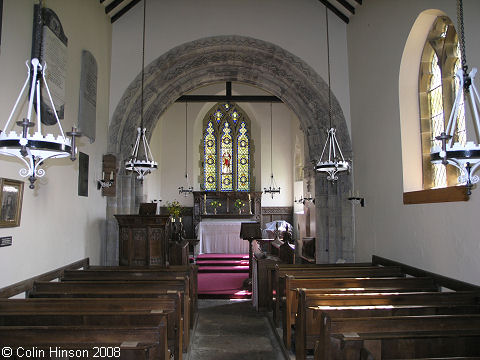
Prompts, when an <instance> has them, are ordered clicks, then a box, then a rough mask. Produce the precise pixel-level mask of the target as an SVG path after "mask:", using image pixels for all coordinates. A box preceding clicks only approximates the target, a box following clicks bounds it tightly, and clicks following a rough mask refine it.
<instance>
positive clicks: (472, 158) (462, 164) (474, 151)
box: [430, 0, 480, 195]
mask: <svg viewBox="0 0 480 360" xmlns="http://www.w3.org/2000/svg"><path fill="white" fill-rule="evenodd" d="M457 22H458V24H457V26H458V30H459V32H460V50H461V54H462V59H461V60H462V67H461V68H460V69H458V71H457V73H456V74H455V76H456V77H457V78H458V80H459V86H458V92H457V94H456V97H455V102H454V103H453V107H452V112H451V113H450V117H449V119H448V124H447V128H446V130H444V131H443V132H442V133H441V134H440V135H439V136H437V137H435V139H437V140H439V141H441V142H442V145H441V147H440V146H433V147H432V149H431V151H430V159H431V161H432V163H434V164H439V163H442V164H444V165H445V166H446V165H447V164H450V165H453V166H455V167H456V168H457V169H458V170H459V171H460V176H459V177H458V182H459V183H460V184H465V185H466V187H467V194H468V195H470V194H471V189H472V187H473V185H474V184H476V183H477V182H478V181H479V180H480V178H479V176H478V175H474V173H475V172H476V171H477V170H478V168H479V167H480V145H479V142H480V115H479V107H480V97H479V94H478V90H477V88H476V87H475V83H474V80H475V75H476V74H477V69H476V68H473V69H472V71H470V73H469V72H468V65H467V56H466V50H465V34H464V25H463V1H462V0H457ZM462 94H465V98H466V99H467V101H468V103H469V105H470V111H471V114H470V116H471V121H472V123H473V128H474V129H475V134H476V140H477V141H476V142H474V141H467V142H466V143H465V144H463V143H460V142H454V139H456V138H458V137H457V136H456V133H457V119H458V113H459V110H460V106H461V98H462ZM467 113H468V112H467V111H465V121H466V120H467ZM465 125H467V124H465ZM466 128H468V126H466Z"/></svg>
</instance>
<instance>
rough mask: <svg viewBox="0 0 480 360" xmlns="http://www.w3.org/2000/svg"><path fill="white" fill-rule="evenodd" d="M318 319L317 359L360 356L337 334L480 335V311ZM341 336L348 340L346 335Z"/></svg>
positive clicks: (478, 348) (479, 349)
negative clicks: (454, 313) (442, 333)
mask: <svg viewBox="0 0 480 360" xmlns="http://www.w3.org/2000/svg"><path fill="white" fill-rule="evenodd" d="M317 321H319V322H320V326H321V334H322V335H321V338H320V340H319V344H318V345H316V349H315V359H333V358H342V359H353V358H357V359H358V358H360V352H358V353H355V352H356V351H355V348H354V349H352V348H350V347H348V346H347V347H343V348H341V347H340V346H345V343H342V342H341V341H337V340H338V339H336V338H332V336H333V335H337V334H338V335H342V334H344V335H345V334H346V335H347V336H346V337H352V338H357V337H360V338H361V337H362V336H363V335H365V334H376V335H374V337H375V338H378V339H379V338H385V337H386V336H387V335H389V334H390V335H394V336H395V334H396V333H412V335H413V334H418V335H420V336H421V335H427V334H429V333H435V332H436V331H439V330H441V331H451V332H457V334H459V335H460V333H461V332H463V334H464V335H468V334H472V332H473V333H476V334H477V339H478V336H480V314H463V315H435V316H393V317H364V318H331V317H330V316H329V315H328V314H326V313H321V317H320V318H318V319H317ZM422 333H423V334H422ZM434 337H435V336H434ZM341 340H343V341H345V336H344V338H343V339H341ZM370 340H371V339H370ZM379 344H380V342H376V344H375V345H376V346H379ZM368 345H369V344H368V343H365V342H364V343H363V345H362V346H367V347H368ZM405 345H407V344H405ZM367 349H368V348H367ZM475 349H476V350H475V351H476V352H475V355H480V347H479V345H478V342H477V343H476V348H475ZM463 355H466V354H460V356H463ZM467 355H468V354H467ZM350 356H353V357H350Z"/></svg>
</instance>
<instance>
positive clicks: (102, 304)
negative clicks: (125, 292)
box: [0, 294, 188, 359]
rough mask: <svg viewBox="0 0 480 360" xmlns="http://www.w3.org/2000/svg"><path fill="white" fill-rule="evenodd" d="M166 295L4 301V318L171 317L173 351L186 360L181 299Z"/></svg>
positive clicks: (0, 304)
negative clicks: (21, 315)
mask: <svg viewBox="0 0 480 360" xmlns="http://www.w3.org/2000/svg"><path fill="white" fill-rule="evenodd" d="M177 295H178V296H176V297H175V296H172V295H166V296H164V297H158V298H141V299H138V298H135V299H116V298H113V299H106V298H98V299H94V298H85V299H68V298H58V299H56V298H49V299H42V298H32V299H0V316H4V315H10V314H18V313H20V314H28V315H44V314H51V313H52V312H55V314H62V315H65V314H71V313H74V314H75V315H77V314H82V315H90V314H113V315H115V316H117V315H119V314H120V315H122V314H124V313H135V314H138V315H142V316H144V315H148V314H156V313H164V314H166V315H167V318H168V320H167V326H168V328H167V338H168V344H169V348H170V349H171V350H172V353H173V354H174V355H175V359H181V358H182V351H187V350H188V349H187V346H188V344H185V343H184V342H183V328H182V321H181V312H180V295H179V294H177Z"/></svg>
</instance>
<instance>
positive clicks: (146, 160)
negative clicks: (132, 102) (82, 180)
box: [125, 0, 158, 181]
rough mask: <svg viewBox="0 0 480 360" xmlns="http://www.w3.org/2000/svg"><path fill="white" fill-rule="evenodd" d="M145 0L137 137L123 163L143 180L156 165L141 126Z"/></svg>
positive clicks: (144, 0) (144, 130)
mask: <svg viewBox="0 0 480 360" xmlns="http://www.w3.org/2000/svg"><path fill="white" fill-rule="evenodd" d="M145 9H146V0H143V33H142V34H143V35H142V89H141V105H140V127H139V128H137V138H136V141H135V145H134V146H133V150H132V155H131V156H130V159H129V160H128V161H127V162H126V163H125V170H127V171H132V172H133V171H135V172H136V173H137V179H138V180H141V181H143V179H144V178H145V176H146V175H148V174H150V173H151V172H152V171H153V170H156V169H157V167H158V164H157V162H156V161H155V160H154V159H153V155H152V152H151V150H150V146H149V145H148V141H147V137H146V136H145V133H146V131H147V129H146V128H144V127H143V102H144V99H143V88H144V81H145V15H146V11H145ZM140 143H142V145H143V146H142V148H143V158H142V157H139V155H138V152H139V150H140V148H141V146H140Z"/></svg>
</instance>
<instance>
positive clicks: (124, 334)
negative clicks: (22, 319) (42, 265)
mask: <svg viewBox="0 0 480 360" xmlns="http://www.w3.org/2000/svg"><path fill="white" fill-rule="evenodd" d="M0 346H9V347H12V348H14V349H15V348H18V347H23V348H24V349H27V348H33V347H36V348H38V349H44V348H47V347H52V348H54V349H55V348H56V347H59V348H62V349H66V350H68V349H70V348H72V349H83V350H87V351H88V353H89V356H88V357H87V358H93V356H92V354H93V353H94V352H95V349H94V347H95V346H99V347H100V346H101V347H114V348H120V354H121V357H120V359H130V357H128V355H127V354H126V352H125V354H122V351H123V350H126V348H130V349H133V350H136V351H134V353H135V354H136V355H137V356H138V355H141V354H139V351H141V350H142V349H144V350H145V349H148V350H149V354H148V356H147V354H145V355H144V357H143V359H148V360H150V359H157V360H158V359H161V360H164V359H168V358H169V353H168V349H167V331H166V324H165V323H162V324H160V325H159V326H152V327H146V326H143V327H142V326H134V327H113V326H112V327H100V326H77V325H72V326H0ZM46 354H47V355H48V353H46ZM60 356H62V355H60ZM63 357H64V356H63ZM39 358H42V356H39ZM72 358H74V357H72ZM112 358H113V357H112Z"/></svg>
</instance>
